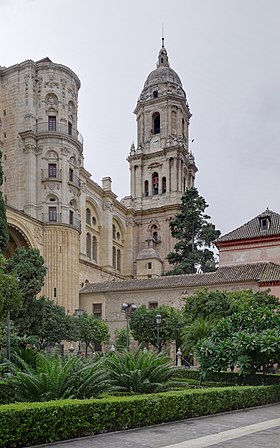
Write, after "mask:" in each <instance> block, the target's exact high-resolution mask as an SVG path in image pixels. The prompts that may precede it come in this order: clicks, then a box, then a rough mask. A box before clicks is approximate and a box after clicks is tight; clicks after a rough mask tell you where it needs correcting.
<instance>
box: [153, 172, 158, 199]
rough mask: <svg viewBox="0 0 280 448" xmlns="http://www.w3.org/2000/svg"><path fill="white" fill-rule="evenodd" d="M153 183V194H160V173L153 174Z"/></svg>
mask: <svg viewBox="0 0 280 448" xmlns="http://www.w3.org/2000/svg"><path fill="white" fill-rule="evenodd" d="M152 181H153V194H158V173H156V172H155V173H153V175H152Z"/></svg>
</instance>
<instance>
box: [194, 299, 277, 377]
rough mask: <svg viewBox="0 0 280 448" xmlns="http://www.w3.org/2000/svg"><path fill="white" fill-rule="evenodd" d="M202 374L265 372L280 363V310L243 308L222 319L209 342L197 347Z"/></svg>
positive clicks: (199, 344)
mask: <svg viewBox="0 0 280 448" xmlns="http://www.w3.org/2000/svg"><path fill="white" fill-rule="evenodd" d="M195 352H196V355H197V357H198V360H199V363H200V366H201V370H202V371H203V372H204V373H206V372H209V371H219V370H226V369H227V368H229V367H232V368H233V367H234V366H236V367H238V368H239V372H240V374H241V375H245V374H253V373H255V372H258V371H262V372H263V373H264V374H266V373H267V372H268V371H269V370H270V368H271V365H272V364H274V363H280V309H279V307H278V309H272V308H270V307H267V306H263V307H258V308H254V307H252V306H250V305H248V304H245V305H243V307H242V308H241V309H240V311H239V312H236V313H233V314H232V315H231V316H228V317H226V318H222V319H221V320H220V321H219V322H218V323H217V325H216V326H215V327H214V328H213V330H212V332H211V334H210V336H209V337H207V338H206V339H204V340H202V341H200V342H198V344H197V345H196V346H195Z"/></svg>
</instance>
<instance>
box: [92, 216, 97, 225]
mask: <svg viewBox="0 0 280 448" xmlns="http://www.w3.org/2000/svg"><path fill="white" fill-rule="evenodd" d="M96 222H97V221H96V217H95V216H93V217H92V224H93V225H94V226H96Z"/></svg>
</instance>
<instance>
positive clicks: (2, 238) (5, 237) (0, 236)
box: [0, 150, 9, 254]
mask: <svg viewBox="0 0 280 448" xmlns="http://www.w3.org/2000/svg"><path fill="white" fill-rule="evenodd" d="M1 159H2V151H1V150H0V186H1V185H2V184H3V168H2V163H1ZM8 241H9V232H8V223H7V216H6V207H5V204H4V200H3V194H2V192H1V191H0V253H2V254H5V252H6V250H7V247H8Z"/></svg>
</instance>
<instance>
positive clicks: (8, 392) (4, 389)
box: [0, 380, 15, 404]
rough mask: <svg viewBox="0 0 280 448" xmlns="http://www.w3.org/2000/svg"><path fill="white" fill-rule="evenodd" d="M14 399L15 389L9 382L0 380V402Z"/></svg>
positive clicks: (9, 401)
mask: <svg viewBox="0 0 280 448" xmlns="http://www.w3.org/2000/svg"><path fill="white" fill-rule="evenodd" d="M14 401H15V389H14V387H13V385H12V384H11V383H7V382H6V381H5V380H2V381H0V404H6V403H13V402H14Z"/></svg>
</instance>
